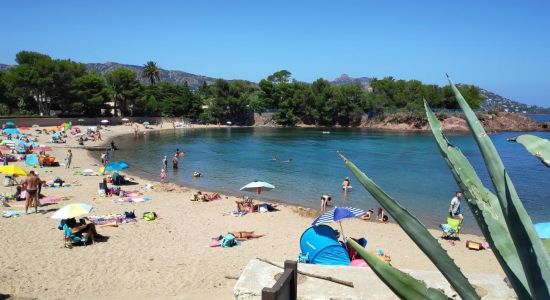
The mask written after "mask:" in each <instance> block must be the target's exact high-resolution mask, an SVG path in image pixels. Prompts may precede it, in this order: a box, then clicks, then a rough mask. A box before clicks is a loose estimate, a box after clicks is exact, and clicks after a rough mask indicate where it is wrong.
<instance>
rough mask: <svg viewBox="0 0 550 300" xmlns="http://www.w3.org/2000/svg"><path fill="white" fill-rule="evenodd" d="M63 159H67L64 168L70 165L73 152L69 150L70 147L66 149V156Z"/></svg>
mask: <svg viewBox="0 0 550 300" xmlns="http://www.w3.org/2000/svg"><path fill="white" fill-rule="evenodd" d="M65 160H66V161H67V164H66V165H65V169H69V168H70V167H71V162H72V161H73V152H72V151H71V149H69V150H67V156H66V157H65Z"/></svg>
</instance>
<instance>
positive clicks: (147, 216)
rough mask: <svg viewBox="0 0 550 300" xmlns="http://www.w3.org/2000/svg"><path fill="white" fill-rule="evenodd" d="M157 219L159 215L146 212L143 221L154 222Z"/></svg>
mask: <svg viewBox="0 0 550 300" xmlns="http://www.w3.org/2000/svg"><path fill="white" fill-rule="evenodd" d="M156 218H157V214H156V213H155V212H146V213H143V219H144V220H145V221H153V220H154V219H156Z"/></svg>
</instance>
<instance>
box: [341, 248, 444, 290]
mask: <svg viewBox="0 0 550 300" xmlns="http://www.w3.org/2000/svg"><path fill="white" fill-rule="evenodd" d="M348 243H349V244H350V245H351V246H352V247H353V248H354V249H355V251H357V253H359V255H360V256H361V257H362V258H363V260H365V261H366V262H367V263H368V264H369V266H370V267H371V269H372V270H373V271H374V273H375V274H376V275H377V276H378V277H379V278H380V279H381V280H382V281H383V282H384V283H385V284H386V285H387V286H388V287H389V288H390V289H391V290H392V291H393V292H394V293H395V294H396V295H397V296H398V297H399V298H401V299H434V300H435V299H438V300H440V299H449V298H448V297H447V296H445V294H443V293H442V292H440V291H438V290H436V289H432V288H429V287H428V286H427V285H426V283H424V282H423V281H420V280H418V279H415V278H414V277H412V276H410V275H409V274H407V273H404V272H402V271H400V270H399V269H396V268H394V267H392V266H390V265H389V264H387V263H385V262H383V261H382V260H381V259H379V258H378V257H376V255H374V254H372V253H370V252H369V251H367V250H366V249H365V248H363V247H361V245H359V244H357V243H356V242H355V241H354V240H353V239H350V238H348Z"/></svg>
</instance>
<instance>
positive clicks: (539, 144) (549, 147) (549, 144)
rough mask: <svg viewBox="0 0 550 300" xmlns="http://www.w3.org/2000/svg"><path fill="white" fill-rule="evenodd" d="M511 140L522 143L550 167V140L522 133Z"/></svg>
mask: <svg viewBox="0 0 550 300" xmlns="http://www.w3.org/2000/svg"><path fill="white" fill-rule="evenodd" d="M510 141H513V142H518V143H520V144H522V145H523V146H524V147H525V149H527V151H529V152H530V153H531V154H533V155H534V156H536V157H537V158H538V159H540V161H541V162H542V163H543V164H544V165H545V166H547V167H549V168H550V141H549V140H547V139H543V138H540V137H538V136H534V135H531V134H522V135H520V136H518V137H517V138H514V139H510Z"/></svg>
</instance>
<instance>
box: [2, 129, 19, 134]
mask: <svg viewBox="0 0 550 300" xmlns="http://www.w3.org/2000/svg"><path fill="white" fill-rule="evenodd" d="M3 132H4V133H5V134H21V131H19V130H17V128H6V129H4V130H3Z"/></svg>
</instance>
